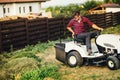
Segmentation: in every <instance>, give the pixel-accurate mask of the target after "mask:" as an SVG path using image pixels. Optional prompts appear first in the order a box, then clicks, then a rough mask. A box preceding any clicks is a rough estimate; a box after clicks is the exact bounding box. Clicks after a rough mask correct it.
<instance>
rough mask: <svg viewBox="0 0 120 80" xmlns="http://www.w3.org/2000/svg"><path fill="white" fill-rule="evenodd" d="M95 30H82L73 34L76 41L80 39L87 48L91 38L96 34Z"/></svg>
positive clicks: (89, 47)
mask: <svg viewBox="0 0 120 80" xmlns="http://www.w3.org/2000/svg"><path fill="white" fill-rule="evenodd" d="M96 35H97V34H96V32H84V33H80V34H77V35H75V39H76V40H77V41H80V40H82V41H83V43H84V44H86V46H87V50H89V49H91V38H94V37H95V36H96Z"/></svg>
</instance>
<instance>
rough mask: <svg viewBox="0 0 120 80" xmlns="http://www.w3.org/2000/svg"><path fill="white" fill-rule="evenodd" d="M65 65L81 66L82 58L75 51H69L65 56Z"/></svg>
mask: <svg viewBox="0 0 120 80" xmlns="http://www.w3.org/2000/svg"><path fill="white" fill-rule="evenodd" d="M67 64H68V65H69V66H71V67H76V66H81V65H82V64H83V58H82V57H81V55H80V54H79V53H78V52H77V51H71V52H70V53H69V54H68V55H67Z"/></svg>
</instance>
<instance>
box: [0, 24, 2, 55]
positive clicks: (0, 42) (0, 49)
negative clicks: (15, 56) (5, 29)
mask: <svg viewBox="0 0 120 80" xmlns="http://www.w3.org/2000/svg"><path fill="white" fill-rule="evenodd" d="M1 28H2V23H0V53H2V32H1Z"/></svg>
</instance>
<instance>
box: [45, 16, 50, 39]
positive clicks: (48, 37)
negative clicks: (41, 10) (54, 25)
mask: <svg viewBox="0 0 120 80" xmlns="http://www.w3.org/2000/svg"><path fill="white" fill-rule="evenodd" d="M46 27H47V35H48V36H47V40H49V39H50V35H49V33H50V32H49V24H48V18H47V17H46Z"/></svg>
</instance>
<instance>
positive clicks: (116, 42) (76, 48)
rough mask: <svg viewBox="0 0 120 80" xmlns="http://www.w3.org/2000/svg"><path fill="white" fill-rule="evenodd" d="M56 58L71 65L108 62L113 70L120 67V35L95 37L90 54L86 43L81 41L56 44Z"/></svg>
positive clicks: (108, 65)
mask: <svg viewBox="0 0 120 80" xmlns="http://www.w3.org/2000/svg"><path fill="white" fill-rule="evenodd" d="M55 50H56V59H57V60H59V61H61V62H63V63H65V64H67V65H69V66H71V67H76V66H82V65H83V64H86V63H88V64H96V65H98V64H101V63H103V62H104V63H106V65H107V67H108V68H109V69H111V70H117V69H119V67H120V35H116V34H101V35H98V36H97V37H96V38H95V45H93V46H92V54H91V55H88V52H87V50H86V45H83V44H82V43H81V42H75V41H69V42H60V43H56V44H55Z"/></svg>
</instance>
